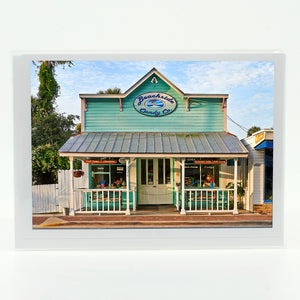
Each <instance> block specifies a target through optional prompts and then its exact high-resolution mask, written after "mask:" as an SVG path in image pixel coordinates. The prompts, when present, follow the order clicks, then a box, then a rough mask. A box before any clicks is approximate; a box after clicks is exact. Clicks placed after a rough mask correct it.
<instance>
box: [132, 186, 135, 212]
mask: <svg viewBox="0 0 300 300" xmlns="http://www.w3.org/2000/svg"><path fill="white" fill-rule="evenodd" d="M132 197H133V211H136V199H135V186H134V187H132Z"/></svg>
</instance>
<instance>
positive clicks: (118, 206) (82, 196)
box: [74, 189, 136, 214]
mask: <svg viewBox="0 0 300 300" xmlns="http://www.w3.org/2000/svg"><path fill="white" fill-rule="evenodd" d="M129 193H132V194H133V195H132V204H131V205H130V206H131V207H132V209H133V210H135V208H136V203H135V202H136V201H135V191H134V190H130V191H129ZM74 197H75V211H76V212H77V213H78V212H80V213H99V214H101V213H123V214H125V213H126V209H127V190H126V189H75V190H74Z"/></svg>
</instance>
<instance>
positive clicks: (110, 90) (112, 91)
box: [97, 87, 121, 95]
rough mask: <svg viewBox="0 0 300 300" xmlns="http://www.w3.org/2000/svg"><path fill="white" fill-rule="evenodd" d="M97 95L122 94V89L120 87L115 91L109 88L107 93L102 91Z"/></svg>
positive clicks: (115, 88)
mask: <svg viewBox="0 0 300 300" xmlns="http://www.w3.org/2000/svg"><path fill="white" fill-rule="evenodd" d="M97 94H100V95H103V94H121V89H120V88H118V87H114V88H113V89H111V88H108V89H107V90H105V91H102V90H100V91H99V92H98V93H97Z"/></svg>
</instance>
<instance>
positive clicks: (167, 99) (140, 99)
mask: <svg viewBox="0 0 300 300" xmlns="http://www.w3.org/2000/svg"><path fill="white" fill-rule="evenodd" d="M150 98H156V99H164V100H166V101H169V102H170V103H172V104H173V103H174V99H172V98H168V97H167V96H162V95H160V94H153V95H147V96H139V98H138V101H139V102H138V104H137V105H141V104H142V102H143V101H144V100H146V99H150Z"/></svg>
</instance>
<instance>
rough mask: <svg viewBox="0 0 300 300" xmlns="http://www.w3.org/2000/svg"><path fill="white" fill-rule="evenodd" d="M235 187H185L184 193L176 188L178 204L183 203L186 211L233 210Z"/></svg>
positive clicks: (178, 205)
mask: <svg viewBox="0 0 300 300" xmlns="http://www.w3.org/2000/svg"><path fill="white" fill-rule="evenodd" d="M233 192H234V189H184V194H183V195H182V193H181V192H180V191H179V189H177V190H176V194H177V195H176V206H177V209H178V210H179V207H181V205H182V197H184V204H185V210H186V212H233ZM179 201H180V203H179Z"/></svg>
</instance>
